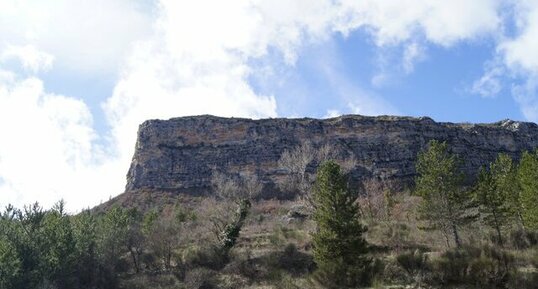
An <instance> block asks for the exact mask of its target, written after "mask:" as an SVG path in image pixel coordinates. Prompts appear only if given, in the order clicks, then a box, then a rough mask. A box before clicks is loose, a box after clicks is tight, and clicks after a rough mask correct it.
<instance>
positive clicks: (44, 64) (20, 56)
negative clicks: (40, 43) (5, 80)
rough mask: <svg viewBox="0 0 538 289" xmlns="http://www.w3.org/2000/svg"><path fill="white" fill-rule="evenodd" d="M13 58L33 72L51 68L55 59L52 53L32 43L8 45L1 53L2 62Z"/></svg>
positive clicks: (0, 59)
mask: <svg viewBox="0 0 538 289" xmlns="http://www.w3.org/2000/svg"><path fill="white" fill-rule="evenodd" d="M11 58H15V59H17V60H18V61H19V62H20V63H21V64H22V66H23V67H24V69H26V70H29V71H31V72H33V73H36V72H39V71H41V70H43V71H47V70H49V69H50V68H51V67H52V62H53V60H54V57H53V56H52V55H50V54H48V53H45V52H43V51H39V50H37V49H36V48H35V47H34V46H32V45H25V46H8V47H7V48H6V50H5V51H4V52H3V53H2V55H0V62H1V61H2V60H3V61H6V60H9V59H11Z"/></svg>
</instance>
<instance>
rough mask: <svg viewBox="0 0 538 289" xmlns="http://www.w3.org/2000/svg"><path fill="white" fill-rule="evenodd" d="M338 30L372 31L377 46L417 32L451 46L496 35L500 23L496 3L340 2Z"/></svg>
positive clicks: (487, 0)
mask: <svg viewBox="0 0 538 289" xmlns="http://www.w3.org/2000/svg"><path fill="white" fill-rule="evenodd" d="M341 2H342V7H343V9H342V10H341V12H340V13H339V16H347V17H341V18H340V19H342V20H340V23H339V27H340V29H341V30H343V31H351V30H354V29H356V28H357V27H360V26H367V27H370V28H371V29H372V32H373V33H374V35H375V37H376V40H377V43H378V45H380V46H382V45H387V44H394V43H401V42H405V41H408V40H413V39H415V38H416V37H417V33H420V34H422V35H423V36H424V37H425V38H426V39H427V40H428V41H430V42H432V43H436V44H440V45H444V46H450V45H452V44H454V43H455V42H457V41H461V40H468V39H473V38H476V37H480V36H482V35H484V34H489V33H493V32H495V30H496V29H497V28H498V25H499V24H500V18H499V16H498V13H497V11H498V8H499V6H500V4H501V3H500V1H495V0H475V1H467V0H454V1H428V0H403V1H391V0H370V1H354V0H348V1H346V0H343V1H341Z"/></svg>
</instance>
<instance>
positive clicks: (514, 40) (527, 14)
mask: <svg viewBox="0 0 538 289" xmlns="http://www.w3.org/2000/svg"><path fill="white" fill-rule="evenodd" d="M514 9H515V13H514V22H515V24H516V35H515V36H514V37H505V38H503V39H501V41H500V42H499V44H498V46H497V52H498V54H499V55H498V57H500V58H502V59H503V61H504V65H505V67H506V68H507V70H508V71H509V72H511V73H512V74H513V75H515V77H512V78H513V79H514V78H516V79H517V78H519V79H522V82H523V84H513V85H512V95H513V97H514V99H515V100H516V102H517V103H518V104H519V106H520V110H521V112H522V113H523V115H524V116H525V118H527V119H528V120H531V121H534V122H538V85H537V84H538V53H537V51H538V38H537V37H536V35H538V1H537V0H524V1H518V2H516V3H515V4H514ZM488 73H489V72H488ZM486 76H487V74H486Z"/></svg>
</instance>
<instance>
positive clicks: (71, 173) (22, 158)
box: [0, 76, 124, 209]
mask: <svg viewBox="0 0 538 289" xmlns="http://www.w3.org/2000/svg"><path fill="white" fill-rule="evenodd" d="M0 131H1V132H2V141H1V142H0V178H1V179H2V182H0V205H1V206H4V205H7V203H13V204H16V205H22V204H27V203H31V202H35V201H39V202H40V203H42V204H43V205H45V206H50V205H52V203H54V202H56V201H58V200H60V199H62V198H63V199H65V200H66V201H67V203H68V206H69V208H71V209H78V208H82V207H87V206H91V205H94V204H96V203H97V202H98V201H99V200H106V199H107V198H108V196H110V195H112V194H115V193H117V192H118V191H120V190H121V188H122V187H123V183H124V182H123V175H124V173H120V172H121V170H119V169H122V168H121V167H120V166H119V163H117V161H116V160H115V159H114V158H108V156H105V155H104V154H103V152H102V151H101V148H99V147H98V146H95V145H94V144H93V143H94V142H93V141H94V140H95V138H96V135H95V132H94V130H93V129H92V116H91V114H90V112H89V110H88V107H87V106H86V104H85V103H84V102H82V101H80V100H77V99H75V98H71V97H66V96H62V95H56V94H51V93H47V92H45V91H44V89H43V82H42V81H41V80H39V79H37V78H35V77H25V78H18V77H17V76H14V77H11V78H3V79H0Z"/></svg>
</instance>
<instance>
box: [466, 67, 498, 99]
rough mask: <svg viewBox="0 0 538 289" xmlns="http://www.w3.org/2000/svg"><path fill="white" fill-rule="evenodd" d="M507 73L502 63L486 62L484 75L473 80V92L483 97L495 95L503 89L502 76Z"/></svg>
mask: <svg viewBox="0 0 538 289" xmlns="http://www.w3.org/2000/svg"><path fill="white" fill-rule="evenodd" d="M505 73H506V70H505V69H504V67H503V65H502V63H496V62H494V63H491V64H486V69H485V72H484V75H482V77H480V79H477V80H475V81H474V82H473V85H472V87H471V89H470V92H471V93H474V94H478V95H480V96H482V97H495V96H497V94H499V92H500V91H501V89H502V83H501V78H502V77H503V75H504V74H505Z"/></svg>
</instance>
